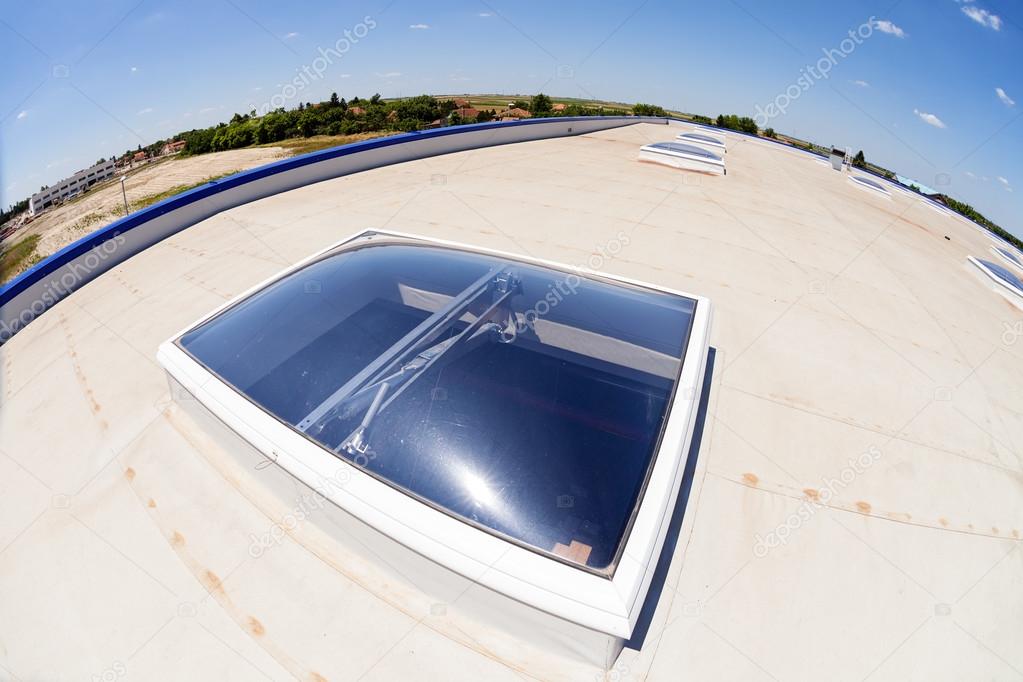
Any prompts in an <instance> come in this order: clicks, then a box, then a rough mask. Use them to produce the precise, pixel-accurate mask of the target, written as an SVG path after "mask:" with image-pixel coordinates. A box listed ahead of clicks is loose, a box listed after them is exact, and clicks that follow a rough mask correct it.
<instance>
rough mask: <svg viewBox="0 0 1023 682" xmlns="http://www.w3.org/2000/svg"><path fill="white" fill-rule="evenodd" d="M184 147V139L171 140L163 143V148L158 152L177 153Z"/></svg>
mask: <svg viewBox="0 0 1023 682" xmlns="http://www.w3.org/2000/svg"><path fill="white" fill-rule="evenodd" d="M184 148H185V141H184V140H174V141H173V142H168V143H167V144H165V145H164V146H163V149H162V150H161V151H160V153H161V154H165V155H166V154H177V153H178V152H180V151H181V150H182V149H184Z"/></svg>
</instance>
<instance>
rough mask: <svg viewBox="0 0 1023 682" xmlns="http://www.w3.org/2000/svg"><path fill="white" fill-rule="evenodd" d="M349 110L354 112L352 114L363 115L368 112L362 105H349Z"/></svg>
mask: <svg viewBox="0 0 1023 682" xmlns="http://www.w3.org/2000/svg"><path fill="white" fill-rule="evenodd" d="M348 111H349V112H350V113H351V114H352V116H362V115H363V114H365V113H366V110H365V109H363V108H362V107H348Z"/></svg>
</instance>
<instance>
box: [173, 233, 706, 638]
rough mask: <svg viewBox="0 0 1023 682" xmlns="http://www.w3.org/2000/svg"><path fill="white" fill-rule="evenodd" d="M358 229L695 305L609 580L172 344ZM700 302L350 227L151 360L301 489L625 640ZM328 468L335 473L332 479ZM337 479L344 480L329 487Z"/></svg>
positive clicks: (527, 599)
mask: <svg viewBox="0 0 1023 682" xmlns="http://www.w3.org/2000/svg"><path fill="white" fill-rule="evenodd" d="M367 234H372V235H373V236H374V237H379V238H381V239H383V240H387V239H396V240H413V241H415V242H417V243H419V244H422V245H426V246H437V247H447V248H453V249H461V250H467V251H470V252H475V253H479V254H482V255H490V256H495V257H499V258H508V259H512V260H516V261H520V262H523V263H527V264H533V265H537V266H542V267H548V268H553V269H556V270H562V271H573V272H576V273H578V274H579V275H581V276H591V277H595V278H599V279H603V280H607V281H610V282H612V283H616V282H617V283H621V284H625V285H632V286H639V287H644V288H647V289H651V290H655V291H660V292H664V293H668V294H673V295H677V296H683V297H686V298H689V299H692V300H694V301H695V302H696V306H695V310H694V312H693V320H692V327H691V329H690V334H689V339H688V343H687V347H686V349H685V354H684V356H683V361H682V366H681V369H680V372H679V376H678V379H677V381H676V384H675V392H674V394H673V396H672V398H671V400H670V402H669V406H668V408H667V413H666V416H665V420H664V425H663V427H662V432H661V438H660V441H659V443H658V446H657V450H656V452H655V454H654V456H653V463H652V466H651V468H650V471H649V474H648V478H647V481H646V485H645V487H644V490H643V492H642V494H641V498H640V500H639V501H638V503H637V504H638V508H637V509H636V511H635V513H634V516H633V520H632V525H631V528H630V530H629V531H628V534H627V536H626V537H625V540H624V544H623V546H622V548H621V549H620V556H619V559H618V562H617V565H616V568H615V570H614V573H613V575H611V576H601V575H598V574H595V573H593V572H590V571H587V570H583V569H581V568H578V567H575V566H571V565H569V564H566V563H564V562H560V561H557V560H555V559H552V558H550V557H547V556H544V555H542V554H539V553H537V552H535V551H531V550H530V549H528V548H525V547H523V546H520V545H518V544H515V543H512V542H509V541H508V540H505V539H502V538H501V537H499V536H497V535H494V534H492V533H490V532H487V531H485V530H481V529H479V528H476V527H474V526H472V525H470V524H467V523H465V522H464V521H462V520H460V519H458V518H457V517H455V516H452V515H451V514H448V513H446V512H444V511H440V510H438V509H435V508H432V507H430V506H429V505H427V504H424V503H423V502H420V501H418V500H416V499H415V498H413V497H411V496H409V495H407V494H405V493H404V492H402V491H400V490H398V489H396V488H395V487H393V486H391V485H389V484H388V483H386V482H383V481H381V480H379V479H378V478H375V477H374V476H372V475H370V474H368V473H366V472H364V471H363V470H361V469H360V468H359V467H357V466H354V465H352V464H351V463H349V462H348V461H346V460H344V459H338V458H335V457H333V456H331V455H330V454H329V453H328V452H327V451H325V450H324V449H323V448H322V447H321V446H320V445H318V444H316V443H315V442H313V441H311V440H310V439H308V438H306V437H305V436H304V435H302V434H301V433H299V432H298V431H296V430H295V429H293V428H291V427H290V426H288V425H287V424H285V423H284V422H283V421H280V420H279V419H276V418H275V417H273V416H272V415H270V414H269V413H268V412H267V411H265V410H264V409H262V408H261V407H259V406H257V405H256V404H255V403H254V402H252V401H250V400H249V399H248V398H246V397H245V396H244V395H242V394H241V393H240V392H238V391H237V390H235V389H234V388H233V387H231V386H230V385H228V384H227V383H225V382H224V381H223V380H221V379H220V378H219V377H217V376H215V375H214V374H213V373H212V372H210V371H209V370H207V369H206V368H205V367H203V366H202V365H201V364H200V363H199V362H198V361H197V360H195V359H194V358H192V356H190V355H189V354H188V353H186V352H185V351H184V350H183V349H182V348H180V347H179V346H178V345H177V344H176V341H177V340H178V339H179V338H181V337H182V336H183V335H184V334H185V333H187V332H188V331H190V330H192V329H194V328H196V327H197V326H199V325H200V324H202V323H204V322H206V321H207V320H209V319H211V318H213V317H215V316H216V315H218V314H219V313H221V312H222V311H224V310H226V309H227V308H229V307H231V306H233V305H235V304H236V303H238V302H239V301H241V300H243V299H246V298H248V297H249V296H251V295H252V294H254V293H256V292H258V291H260V290H262V289H263V288H265V287H266V286H268V285H270V284H271V283H273V282H275V281H277V280H279V279H281V278H284V277H287V276H288V275H290V274H292V273H293V272H295V271H297V270H299V269H301V268H302V267H304V266H305V265H307V264H308V263H310V262H312V261H314V260H316V259H318V258H320V257H321V256H323V255H324V254H326V253H327V252H329V251H332V250H335V249H338V248H339V247H343V246H346V245H348V244H351V245H352V246H353V247H354V246H355V245H356V243H357V242H359V240H360V239H362V238H365V237H366V236H367ZM710 324H711V303H710V301H709V300H708V299H707V298H705V297H702V296H696V295H693V294H688V293H685V292H680V291H675V290H672V289H669V288H666V287H661V286H656V285H651V284H648V283H643V282H638V281H635V280H632V279H628V278H624V277H617V276H610V275H608V274H606V273H600V272H596V271H593V270H589V269H585V268H573V267H568V266H566V265H564V264H558V263H554V262H550V261H545V260H541V259H536V258H529V257H525V256H521V255H518V254H510V253H506V252H501V251H496V250H491V249H483V248H477V247H473V246H470V245H465V244H459V243H455V242H451V241H446V240H439V239H431V238H426V237H422V236H419V235H413V234H408V233H402V232H391V231H386V232H384V231H375V230H374V231H371V232H360V233H356V234H354V235H351V236H349V237H346V238H345V239H343V240H341V241H339V242H337V243H335V244H333V245H331V246H329V247H328V248H326V249H323V250H322V251H320V252H318V253H316V254H314V255H312V256H310V257H309V258H307V259H305V260H303V261H302V262H300V263H298V264H296V265H294V266H292V267H290V268H287V269H286V270H284V271H283V272H281V273H278V274H276V275H274V276H273V277H270V278H268V279H266V280H265V281H263V282H260V283H259V284H257V285H256V286H254V287H252V288H251V289H249V290H247V291H245V292H244V293H242V294H241V295H239V296H237V297H235V298H234V299H232V300H231V301H229V302H227V303H225V304H224V305H222V306H220V307H219V308H217V309H216V310H213V311H211V312H210V313H209V314H207V315H205V316H203V317H202V318H201V319H199V320H197V321H195V322H194V323H192V324H190V325H188V326H187V327H185V328H184V329H182V330H181V331H180V332H178V333H176V334H175V335H174V336H172V337H171V338H170V339H168V340H167V341H166V342H164V343H163V344H161V345H160V347H159V350H158V352H157V359H158V361H159V362H160V364H161V365H162V366H163V367H164V368H165V369H166V370H167V372H168V374H169V375H170V376H171V377H172V378H173V379H174V380H176V381H177V382H178V383H180V384H181V386H182V387H183V388H184V389H185V390H186V391H187V392H188V393H189V394H191V396H193V397H194V398H195V399H196V400H198V401H199V402H200V403H201V404H202V405H203V406H204V407H205V408H206V409H207V410H209V411H210V412H211V413H213V414H214V415H215V416H216V417H218V418H219V419H220V420H221V421H222V422H224V424H225V425H227V426H228V427H229V428H230V429H231V430H233V431H234V432H235V433H237V434H238V435H240V436H241V437H242V438H243V439H245V440H246V441H247V442H248V443H250V444H251V445H252V446H253V447H255V448H256V449H257V450H259V451H260V452H261V453H262V454H263V455H264V456H265V457H267V459H268V460H269V461H272V462H275V463H276V464H277V465H279V466H280V467H282V468H283V469H284V470H285V471H287V472H289V473H290V474H291V475H292V476H294V477H296V478H298V479H299V480H301V481H302V482H303V483H304V484H305V485H307V486H309V487H310V488H313V489H314V490H317V491H319V492H320V493H321V494H323V495H324V496H325V497H327V499H329V500H330V501H331V502H332V503H333V504H335V505H337V506H338V507H340V508H341V509H343V510H345V511H347V512H349V513H351V514H352V515H353V516H355V517H356V518H359V519H361V520H362V521H363V522H365V523H367V524H369V525H370V526H372V527H374V528H376V529H377V530H379V531H380V532H382V533H384V534H385V535H387V536H388V537H390V538H392V539H393V540H394V541H396V542H398V543H400V544H401V545H404V546H405V547H407V548H409V549H411V550H413V551H415V552H417V553H419V554H421V555H423V556H425V557H427V558H428V559H431V560H432V561H434V562H436V563H438V564H441V565H442V566H445V567H447V568H448V569H450V570H452V571H454V572H455V573H457V574H459V575H462V576H464V577H466V578H468V579H470V580H473V581H476V582H478V583H480V584H482V585H484V586H486V587H488V588H490V589H492V590H494V591H496V592H498V593H500V594H503V595H505V596H507V597H509V598H511V599H514V600H517V601H519V602H523V603H525V604H527V605H529V606H532V607H534V608H536V609H538V610H540V611H542V612H546V613H548V614H550V615H552V616H555V617H558V618H561V619H564V620H567V621H569V622H571V623H575V624H577V625H580V626H583V627H586V628H590V629H592V630H595V631H598V632H601V633H605V634H607V635H610V636H613V637H618V638H622V639H628V638H629V637H630V636H631V635H632V631H633V628H634V627H635V625H636V622H637V620H638V618H639V614H640V611H641V609H642V606H643V603H644V600H645V597H646V594H647V591H648V589H649V586H650V582H651V579H652V578H653V573H654V571H655V569H656V566H657V563H658V560H659V558H660V555H661V550H662V548H663V545H664V540H665V536H666V533H667V529H668V526H669V524H670V522H671V517H672V514H673V512H674V510H675V507H676V503H677V499H678V494H679V489H680V485H681V481H682V477H683V473H684V471H685V468H686V463H687V461H688V457H689V452H690V445H691V441H692V436H693V431H694V427H695V424H696V415H697V411H698V407H699V403H700V397H701V393H702V388H703V378H704V370H705V368H706V363H707V354H708V343H709V334H710ZM339 473H341V474H343V475H342V476H340V477H339ZM339 478H340V479H342V480H345V481H346V483H345V484H344V485H343V486H338V485H336V484H335V485H331V482H332V481H337V480H339Z"/></svg>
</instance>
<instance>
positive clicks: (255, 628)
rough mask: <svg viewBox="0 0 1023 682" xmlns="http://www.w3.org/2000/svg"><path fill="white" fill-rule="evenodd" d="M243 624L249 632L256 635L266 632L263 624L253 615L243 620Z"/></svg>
mask: <svg viewBox="0 0 1023 682" xmlns="http://www.w3.org/2000/svg"><path fill="white" fill-rule="evenodd" d="M245 626H246V627H247V628H248V629H249V632H251V633H252V634H254V635H256V636H257V637H261V636H263V635H265V634H266V628H265V627H263V624H262V623H260V622H259V620H258V619H256V617H255V616H249V618H248V620H246V621H245Z"/></svg>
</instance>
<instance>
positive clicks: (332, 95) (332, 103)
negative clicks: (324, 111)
mask: <svg viewBox="0 0 1023 682" xmlns="http://www.w3.org/2000/svg"><path fill="white" fill-rule="evenodd" d="M330 106H332V107H339V106H341V100H340V99H338V96H337V93H336V92H332V93H330Z"/></svg>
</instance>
